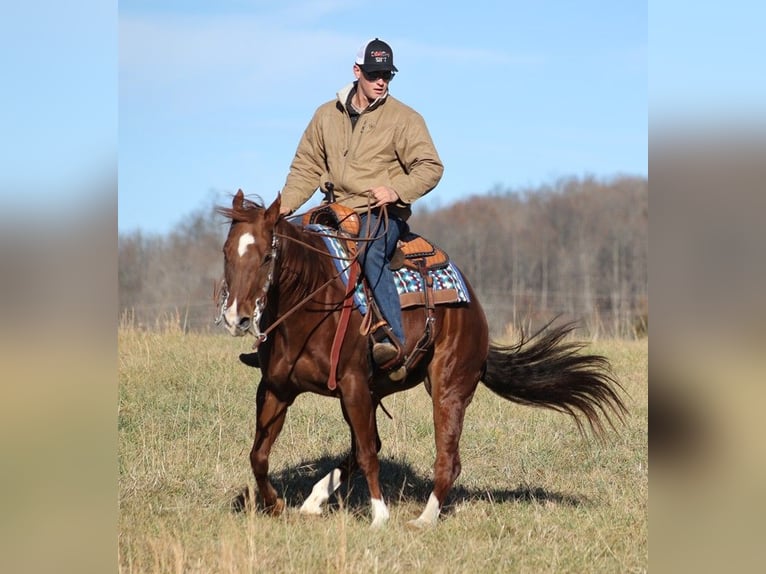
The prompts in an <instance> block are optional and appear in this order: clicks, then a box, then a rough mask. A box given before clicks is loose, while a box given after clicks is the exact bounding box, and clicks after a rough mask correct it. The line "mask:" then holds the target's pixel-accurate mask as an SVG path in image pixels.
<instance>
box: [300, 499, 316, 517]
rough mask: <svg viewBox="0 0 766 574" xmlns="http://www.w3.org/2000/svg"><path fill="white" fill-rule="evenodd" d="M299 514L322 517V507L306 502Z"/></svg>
mask: <svg viewBox="0 0 766 574" xmlns="http://www.w3.org/2000/svg"><path fill="white" fill-rule="evenodd" d="M298 513H299V514H302V515H303V516H322V507H321V506H319V505H318V504H306V503H305V502H304V503H303V506H301V507H300V508H299V509H298Z"/></svg>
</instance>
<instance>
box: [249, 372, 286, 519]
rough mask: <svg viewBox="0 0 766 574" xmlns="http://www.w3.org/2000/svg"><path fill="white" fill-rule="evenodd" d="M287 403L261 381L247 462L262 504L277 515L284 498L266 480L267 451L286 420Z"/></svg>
mask: <svg viewBox="0 0 766 574" xmlns="http://www.w3.org/2000/svg"><path fill="white" fill-rule="evenodd" d="M288 405H289V403H287V402H285V401H282V400H280V399H279V398H277V396H276V395H275V394H274V393H272V392H271V391H270V390H268V389H267V387H266V385H265V384H264V383H263V382H261V384H260V385H258V392H257V394H256V422H255V440H254V441H253V448H252V450H251V451H250V466H251V468H252V469H253V475H254V476H255V483H256V484H257V486H258V492H259V494H260V495H261V500H262V501H263V505H264V508H265V509H266V510H267V511H268V512H270V513H271V514H272V515H275V516H276V515H279V514H281V513H282V511H283V510H284V509H285V502H284V500H283V499H281V498H279V496H278V494H277V491H276V489H275V488H274V486H273V485H272V484H271V481H270V480H269V454H270V453H271V447H272V446H273V445H274V442H275V441H276V440H277V437H278V436H279V433H280V431H281V430H282V425H284V422H285V415H286V414H287V407H288Z"/></svg>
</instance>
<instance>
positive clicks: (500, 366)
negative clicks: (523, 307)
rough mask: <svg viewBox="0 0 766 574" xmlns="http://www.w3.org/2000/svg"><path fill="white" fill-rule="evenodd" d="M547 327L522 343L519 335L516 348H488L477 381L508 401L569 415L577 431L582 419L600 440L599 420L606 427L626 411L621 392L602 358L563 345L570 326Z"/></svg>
mask: <svg viewBox="0 0 766 574" xmlns="http://www.w3.org/2000/svg"><path fill="white" fill-rule="evenodd" d="M549 327H550V324H548V325H546V326H545V327H543V328H542V329H541V330H540V331H538V332H537V333H535V334H534V335H532V337H530V338H528V339H527V338H525V337H524V336H523V335H522V338H521V341H520V342H519V343H518V344H516V345H511V346H505V345H498V344H495V343H492V344H491V345H490V347H489V355H488V357H487V364H486V369H485V373H484V376H483V377H482V381H483V382H484V384H485V385H486V386H487V387H488V388H489V389H490V390H492V391H493V392H495V393H497V394H498V395H500V396H501V397H503V398H505V399H508V400H509V401H513V402H515V403H519V404H522V405H530V406H538V407H545V408H549V409H553V410H556V411H559V412H563V413H567V414H569V415H571V416H572V418H573V419H574V420H575V422H576V423H577V427H578V428H579V430H580V431H581V432H583V430H584V429H583V424H582V421H581V419H580V415H584V417H585V419H586V420H587V422H588V424H589V425H590V427H591V429H592V430H593V432H594V433H595V434H596V436H598V437H601V436H603V435H604V430H605V428H604V422H603V421H604V420H606V422H607V423H609V426H610V427H612V428H614V424H613V422H612V416H616V418H617V419H618V420H619V421H620V422H624V416H625V414H626V413H627V408H626V407H625V404H624V403H623V401H622V399H621V398H620V396H619V395H618V392H617V389H619V390H621V391H624V389H623V388H622V386H621V385H620V384H619V383H618V382H617V380H616V379H615V378H614V376H613V374H612V371H611V367H610V365H609V361H607V359H606V358H605V357H602V356H600V355H585V354H579V351H580V350H581V349H582V348H583V346H584V344H582V343H574V342H564V341H563V339H564V337H566V336H567V335H568V334H569V333H570V332H571V331H572V330H573V329H574V328H575V324H573V323H568V324H566V325H563V326H561V327H558V328H556V329H549Z"/></svg>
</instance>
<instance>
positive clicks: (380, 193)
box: [367, 185, 399, 207]
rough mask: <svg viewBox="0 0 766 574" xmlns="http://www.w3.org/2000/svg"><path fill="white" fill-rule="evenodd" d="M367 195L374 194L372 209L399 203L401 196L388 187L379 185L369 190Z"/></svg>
mask: <svg viewBox="0 0 766 574" xmlns="http://www.w3.org/2000/svg"><path fill="white" fill-rule="evenodd" d="M367 193H370V194H372V197H373V204H372V207H381V206H383V205H386V204H387V203H394V202H396V201H399V196H398V195H397V194H396V192H395V191H394V190H393V189H391V188H390V187H388V186H386V185H379V186H378V187H373V188H372V189H369V190H367Z"/></svg>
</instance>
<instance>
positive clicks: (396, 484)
mask: <svg viewBox="0 0 766 574" xmlns="http://www.w3.org/2000/svg"><path fill="white" fill-rule="evenodd" d="M338 464H339V459H337V458H333V457H330V456H323V457H321V458H319V459H316V460H312V461H306V462H301V463H299V464H297V465H294V466H290V467H287V468H284V469H283V470H281V471H279V472H276V473H274V474H271V475H270V478H271V481H272V483H273V484H274V487H275V488H276V489H277V490H278V491H279V492H280V496H281V497H282V498H283V499H284V501H285V503H286V504H287V506H288V507H289V508H294V507H298V506H300V505H301V504H303V501H304V500H305V499H306V498H307V497H308V495H309V494H310V493H311V488H312V487H313V486H314V484H315V483H316V482H317V481H318V480H319V479H320V478H322V477H323V476H325V475H326V474H327V473H329V472H330V471H331V470H333V469H334V468H337V466H338ZM380 482H381V484H382V485H383V490H384V494H385V497H386V500H387V502H388V504H389V505H392V506H396V505H397V504H402V503H416V504H425V502H426V500H428V497H429V495H430V494H431V490H432V489H433V478H432V477H431V476H430V473H429V474H428V476H424V475H422V474H420V473H418V471H416V470H415V469H414V468H413V467H412V466H411V465H410V464H408V463H406V462H403V461H400V460H394V459H386V458H382V459H381V460H380ZM252 496H253V495H252V491H251V489H250V487H244V488H242V489H240V490H239V491H238V493H237V494H236V496H235V497H234V499H233V500H232V501H231V509H232V511H234V512H243V511H247V510H251V509H254V508H256V505H255V504H254V502H253V498H252ZM467 501H488V502H492V503H506V502H536V503H553V504H558V505H565V506H582V505H584V504H587V503H588V502H589V501H588V499H587V498H586V497H584V496H575V495H571V494H564V493H560V492H552V491H549V490H546V489H544V488H542V487H532V486H519V487H517V488H514V489H507V488H492V489H484V488H467V487H466V486H463V485H456V486H454V487H453V488H452V490H451V491H450V494H449V495H448V496H447V501H446V503H445V506H444V508H443V509H442V515H449V514H450V513H452V512H453V511H454V509H455V508H456V507H457V506H458V505H459V504H460V503H461V502H467ZM369 504H370V495H369V491H368V489H367V482H366V481H365V479H364V476H363V475H362V473H361V472H359V471H357V472H356V473H355V474H354V476H353V477H352V479H351V481H350V482H349V483H345V484H343V485H341V487H340V488H339V489H338V491H337V492H336V493H335V495H334V496H332V497H330V500H328V502H327V506H328V508H329V509H337V508H340V507H345V508H347V509H349V510H351V511H352V512H355V511H360V512H362V511H366V510H367V509H368V508H369Z"/></svg>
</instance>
